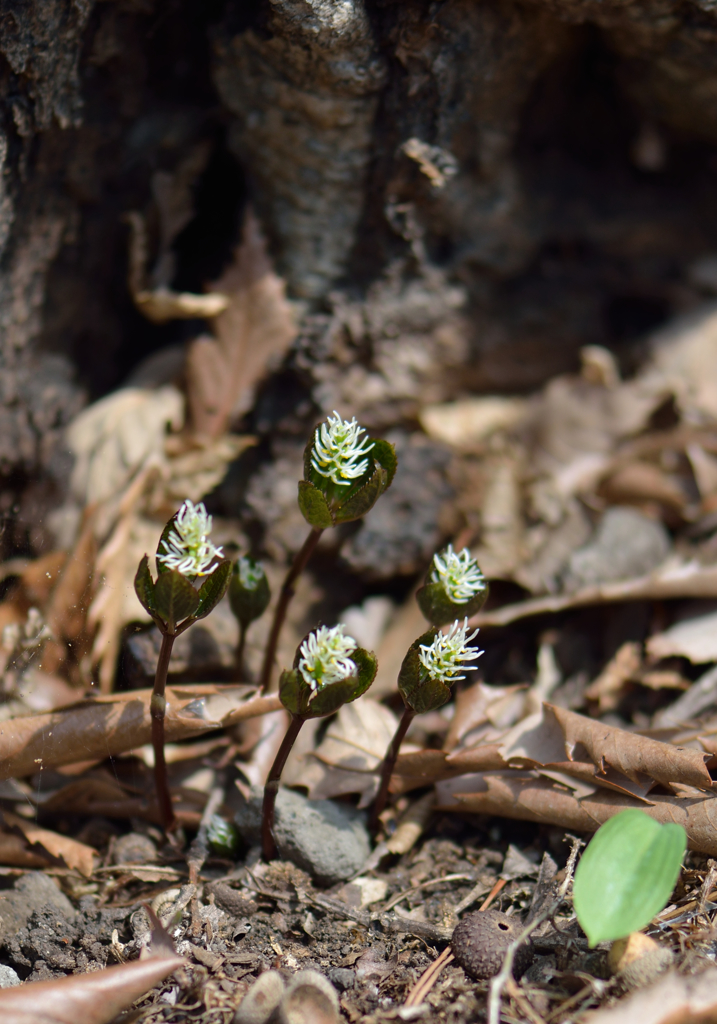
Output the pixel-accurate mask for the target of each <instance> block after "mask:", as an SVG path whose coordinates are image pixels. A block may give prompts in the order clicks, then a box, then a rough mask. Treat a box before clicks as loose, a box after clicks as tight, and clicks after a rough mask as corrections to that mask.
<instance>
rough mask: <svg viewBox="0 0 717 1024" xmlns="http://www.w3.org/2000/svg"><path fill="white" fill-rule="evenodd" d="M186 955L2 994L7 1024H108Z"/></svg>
mask: <svg viewBox="0 0 717 1024" xmlns="http://www.w3.org/2000/svg"><path fill="white" fill-rule="evenodd" d="M183 963H184V960H183V959H182V958H181V957H178V956H176V957H149V958H148V959H147V960H135V961H133V962H132V963H128V964H120V965H119V966H118V967H107V968H105V970H101V971H93V972H91V973H89V974H74V975H70V976H69V977H67V978H57V979H53V980H52V981H36V982H32V983H31V984H29V985H21V986H17V987H16V988H4V989H2V990H0V1019H1V1020H2V1021H3V1024H109V1022H110V1021H111V1020H113V1018H114V1017H116V1016H117V1014H119V1013H121V1012H122V1010H125V1009H127V1008H128V1007H129V1006H131V1005H132V1003H133V1002H134V1001H135V1000H136V999H139V997H140V996H142V995H144V993H145V992H147V991H148V990H149V989H150V988H152V987H153V986H154V985H157V984H159V982H160V981H162V980H163V979H164V978H166V977H167V975H168V974H171V972H172V971H176V969H177V968H178V967H181V966H182V964H183Z"/></svg>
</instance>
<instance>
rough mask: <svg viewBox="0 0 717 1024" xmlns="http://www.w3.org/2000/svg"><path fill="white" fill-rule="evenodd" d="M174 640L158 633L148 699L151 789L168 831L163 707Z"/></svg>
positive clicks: (169, 814) (169, 805) (170, 817)
mask: <svg viewBox="0 0 717 1024" xmlns="http://www.w3.org/2000/svg"><path fill="white" fill-rule="evenodd" d="M174 641H175V634H174V633H163V634H162V646H161V648H160V650H159V659H158V661H157V672H156V674H155V677H154V690H153V692H152V699H151V701H150V705H149V707H150V714H151V716H152V748H153V750H154V788H155V791H156V793H157V803H158V804H159V814H160V817H161V820H162V827H163V828H164V831H165V832H170V831H171V830H172V827H173V825H174V823H175V818H174V810H173V809H172V797H171V795H170V792H169V779H168V778H167V762H166V761H165V759H164V714H165V710H166V707H167V699H166V697H165V695H164V691H165V689H166V687H167V673H168V671H169V659H170V658H171V656H172V645H173V644H174Z"/></svg>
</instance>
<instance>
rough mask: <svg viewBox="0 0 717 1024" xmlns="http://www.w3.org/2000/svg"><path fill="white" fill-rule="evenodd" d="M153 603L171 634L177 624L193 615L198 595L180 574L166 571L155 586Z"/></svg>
mask: <svg viewBox="0 0 717 1024" xmlns="http://www.w3.org/2000/svg"><path fill="white" fill-rule="evenodd" d="M154 602H155V605H156V608H157V614H158V615H159V616H160V618H162V619H164V621H165V622H166V623H167V626H168V627H169V630H170V632H172V633H173V632H174V630H175V628H176V626H177V624H178V623H180V622H182V620H183V619H187V618H189V616H190V615H192V614H193V613H194V611H195V610H196V608H197V605H198V604H199V594H198V593H197V591H196V590H195V589H194V587H193V586H192V584H191V583H190V582H189V580H187V579H185V578H184V576H182V574H181V572H177V570H176V569H168V570H167V571H166V572H164V573H162V575H161V576H160V577H159V579H158V580H157V582H156V584H155V587H154Z"/></svg>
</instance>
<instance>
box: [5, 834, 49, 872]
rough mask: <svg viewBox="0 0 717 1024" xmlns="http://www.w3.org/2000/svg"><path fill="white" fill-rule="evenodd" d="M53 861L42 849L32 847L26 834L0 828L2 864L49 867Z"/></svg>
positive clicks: (14, 866)
mask: <svg viewBox="0 0 717 1024" xmlns="http://www.w3.org/2000/svg"><path fill="white" fill-rule="evenodd" d="M52 863H53V862H52V859H51V858H50V857H47V856H44V855H43V853H42V850H38V849H37V847H35V849H32V848H31V846H30V844H29V843H28V841H27V840H26V839H25V837H24V836H18V835H16V834H15V833H14V832H6V831H5V830H4V829H0V864H3V865H5V866H7V867H13V868H49V867H52Z"/></svg>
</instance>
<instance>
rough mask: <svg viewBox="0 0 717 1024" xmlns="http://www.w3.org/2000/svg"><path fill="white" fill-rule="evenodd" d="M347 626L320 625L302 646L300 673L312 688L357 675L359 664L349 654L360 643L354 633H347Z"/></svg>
mask: <svg viewBox="0 0 717 1024" xmlns="http://www.w3.org/2000/svg"><path fill="white" fill-rule="evenodd" d="M345 628H346V627H345V626H344V625H343V624H341V623H340V624H339V625H338V626H332V627H331V628H329V627H328V626H320V627H319V628H318V629H315V630H314V632H313V633H310V634H309V636H307V638H306V640H304V642H303V644H302V645H301V647H300V648H299V654H300V655H301V657H300V658H299V672H300V673H301V675H302V676H303V678H304V680H305V682H306V683H308V685H309V686H310V687H311V689H312V690H319V689H321V688H322V687H323V686H330V685H331V683H339V682H341V680H342V679H348V677H349V676H352V675H355V673H356V671H357V670H356V664H355V662H353V661H352V660H351V657H350V655H351V654H353V652H354V651H355V650H356V648H357V646H358V644H357V643H356V641H355V640H354V638H353V637H352V636H344V629H345Z"/></svg>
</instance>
